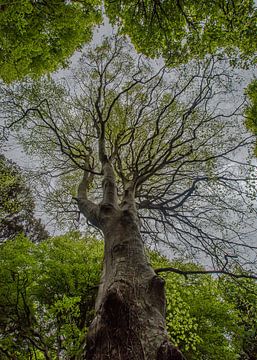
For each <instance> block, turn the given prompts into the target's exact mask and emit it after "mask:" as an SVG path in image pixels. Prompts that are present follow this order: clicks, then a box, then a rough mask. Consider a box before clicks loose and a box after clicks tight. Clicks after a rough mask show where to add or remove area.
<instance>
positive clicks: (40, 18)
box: [0, 0, 101, 82]
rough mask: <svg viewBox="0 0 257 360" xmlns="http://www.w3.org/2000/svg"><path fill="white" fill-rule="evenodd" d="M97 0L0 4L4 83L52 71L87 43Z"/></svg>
mask: <svg viewBox="0 0 257 360" xmlns="http://www.w3.org/2000/svg"><path fill="white" fill-rule="evenodd" d="M99 4H100V1H98V0H83V1H69V2H68V1H62V0H55V1H52V0H46V1H32V0H18V1H6V0H1V1H0V47H1V52H0V77H1V78H2V79H3V80H4V81H5V82H11V81H13V80H17V79H21V78H23V77H24V76H25V75H30V76H40V75H42V74H43V73H45V72H52V71H54V70H56V69H57V67H58V66H59V65H64V64H65V61H66V59H67V58H68V57H69V56H71V55H72V54H73V53H74V51H75V50H76V49H78V48H79V47H81V46H82V44H84V43H85V42H87V41H89V40H90V39H91V36H92V28H93V26H94V25H95V24H97V23H98V22H99V21H100V19H101V16H100V13H99V11H98V5H99Z"/></svg>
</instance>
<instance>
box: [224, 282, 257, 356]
mask: <svg viewBox="0 0 257 360" xmlns="http://www.w3.org/2000/svg"><path fill="white" fill-rule="evenodd" d="M221 284H222V288H223V291H224V298H225V300H226V301H230V302H233V304H234V305H235V306H236V308H237V309H238V310H239V312H240V319H239V325H240V326H241V327H242V328H243V331H242V333H241V334H240V337H241V339H240V340H241V357H240V360H252V359H256V358H257V341H256V339H257V312H256V309H257V291H256V290H257V289H256V282H254V280H252V279H243V280H241V281H240V282H237V283H235V282H234V281H232V280H231V279H227V278H224V279H222V283H221Z"/></svg>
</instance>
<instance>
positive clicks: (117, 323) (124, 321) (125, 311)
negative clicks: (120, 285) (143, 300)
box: [103, 288, 129, 328]
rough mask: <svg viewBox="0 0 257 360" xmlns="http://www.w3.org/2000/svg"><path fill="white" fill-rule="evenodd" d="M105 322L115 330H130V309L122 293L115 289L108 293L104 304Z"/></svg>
mask: <svg viewBox="0 0 257 360" xmlns="http://www.w3.org/2000/svg"><path fill="white" fill-rule="evenodd" d="M103 307H104V315H105V321H106V322H107V323H108V325H109V326H110V327H113V328H119V327H120V328H128V326H129V307H128V304H127V303H126V300H125V299H124V297H123V295H122V293H121V292H120V291H119V290H118V289H116V288H113V289H111V290H109V291H108V294H107V295H106V300H105V302H104V305H103Z"/></svg>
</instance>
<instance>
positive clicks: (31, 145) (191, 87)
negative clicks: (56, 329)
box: [3, 38, 256, 360]
mask: <svg viewBox="0 0 257 360" xmlns="http://www.w3.org/2000/svg"><path fill="white" fill-rule="evenodd" d="M230 70H231V69H230V68H229V65H228V64H227V62H226V61H225V60H220V59H217V58H216V57H213V56H209V57H207V58H206V59H205V60H204V61H203V62H199V61H194V62H192V63H190V64H189V65H188V66H181V67H180V68H179V69H174V70H172V69H167V68H165V67H158V64H155V66H152V65H151V63H150V62H148V61H147V60H146V59H144V58H143V57H142V56H136V54H134V53H133V50H132V48H131V47H130V46H129V45H128V44H126V42H125V41H124V40H123V39H119V38H112V39H109V40H108V39H106V40H105V41H104V42H103V43H102V45H100V46H98V47H96V48H93V49H89V48H88V49H87V53H86V55H84V56H83V57H82V59H81V66H80V68H79V69H78V70H77V71H76V73H75V74H70V76H69V78H66V79H65V80H64V81H63V82H59V83H58V82H55V81H53V80H47V79H45V80H44V81H42V82H39V81H38V82H31V81H28V82H27V83H26V84H21V85H17V86H15V87H14V88H9V89H7V90H5V91H4V94H5V103H4V102H3V106H4V110H5V112H4V114H5V116H6V117H7V118H8V117H9V119H7V121H6V124H5V128H15V127H16V128H17V129H18V130H20V131H19V132H18V137H19V139H20V141H21V142H22V143H23V145H24V147H25V149H26V150H27V151H28V152H34V153H36V154H37V155H38V156H40V159H41V160H40V161H41V163H40V168H41V172H40V174H39V176H38V180H40V181H41V184H45V178H46V176H50V177H51V178H52V182H53V180H55V182H54V191H53V192H52V196H51V197H48V204H47V205H48V206H50V205H54V206H55V207H56V206H57V207H58V208H59V210H58V214H59V213H60V211H62V212H63V213H64V214H65V213H66V215H67V211H68V212H69V215H70V211H71V210H72V209H71V206H72V204H71V201H72V200H71V196H69V197H68V196H67V185H69V184H72V188H73V189H69V191H70V194H72V191H73V197H74V198H75V200H76V201H77V203H78V207H79V209H80V211H81V213H82V214H84V216H85V217H86V219H87V221H88V223H89V224H90V225H92V226H93V227H94V228H97V229H98V230H99V231H100V232H101V233H102V234H103V237H104V240H105V254H104V262H103V273H102V278H101V282H100V286H99V289H98V296H97V300H96V315H95V318H94V320H93V322H92V324H91V325H90V327H89V331H88V337H87V346H86V350H85V352H84V353H83V354H82V355H81V358H83V359H90V360H93V359H98V360H100V359H106V358H107V357H113V358H120V359H123V360H125V359H132V358H133V359H148V360H151V359H154V360H156V359H158V360H161V359H162V360H166V359H172V360H175V359H176V360H178V359H182V355H181V353H180V352H179V351H178V350H177V349H176V347H174V346H172V345H171V344H170V343H169V337H168V334H167V331H166V329H165V294H164V281H163V279H162V278H161V277H159V276H158V275H156V273H155V272H154V270H153V268H152V267H151V266H150V264H149V262H148V259H147V256H146V255H145V251H144V243H148V244H149V243H151V244H152V245H153V244H154V243H158V244H159V245H161V246H163V248H164V249H165V250H166V251H167V250H168V249H172V255H173V256H174V254H176V253H180V254H183V255H184V256H185V257H189V258H192V257H194V258H197V259H198V260H201V261H203V262H206V261H207V262H208V263H209V264H210V262H212V264H213V266H214V267H215V269H214V270H215V271H220V272H228V271H229V269H231V268H233V267H234V266H235V265H238V264H240V265H238V266H241V265H243V264H246V263H247V264H248V266H250V265H251V266H252V267H253V266H254V259H255V256H256V254H255V251H256V247H255V246H254V243H253V241H254V236H255V235H254V234H255V232H254V231H255V226H254V219H255V218H256V212H255V209H254V207H253V206H252V204H251V203H250V202H249V197H248V188H247V186H250V185H249V180H251V172H250V170H251V169H254V166H251V165H249V162H244V158H245V156H244V155H243V156H241V158H240V161H239V160H238V157H237V155H238V153H239V152H240V151H241V152H242V151H244V149H245V150H246V151H247V150H249V149H250V147H251V146H252V145H253V138H252V136H249V135H248V134H246V133H245V132H244V128H243V121H242V117H241V116H240V115H242V113H243V111H244V108H243V100H242V99H240V97H237V90H236V89H234V88H233V87H232V86H231V73H230ZM231 100H234V102H235V101H236V105H233V104H234V103H233V102H232V101H231ZM240 130H241V131H240ZM249 169H250V170H249ZM82 172H83V180H82V182H81V183H80V184H79V186H78V194H77V195H75V194H74V188H75V187H76V183H77V184H78V178H79V175H80V174H81V173H82ZM33 175H34V174H33ZM56 177H57V178H58V177H59V179H60V180H59V181H60V185H61V186H60V187H58V181H56ZM49 185H50V186H53V184H52V183H51V182H50V184H49ZM42 188H43V187H42ZM101 189H102V192H103V194H101ZM65 190H66V191H65ZM89 193H90V195H91V199H89V198H88V196H89V195H88V194H89ZM74 195H75V196H74ZM49 199H50V200H51V204H50V200H49ZM100 199H101V200H100ZM67 200H68V202H67ZM99 200H100V202H99ZM73 204H74V200H73ZM238 276H248V275H245V274H244V273H241V274H239V275H238ZM171 293H172V294H173V292H172V290H171ZM174 294H175V291H174ZM172 296H173V295H172ZM174 296H175V295H174ZM173 305H174V306H177V303H176V304H175V303H174V304H173ZM173 310H174V311H175V308H174V309H173ZM171 320H172V319H171ZM172 326H173V325H172Z"/></svg>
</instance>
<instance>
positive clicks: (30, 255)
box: [0, 232, 256, 360]
mask: <svg viewBox="0 0 257 360" xmlns="http://www.w3.org/2000/svg"><path fill="white" fill-rule="evenodd" d="M0 253H1V269H0V274H1V276H0V278H1V290H0V300H1V308H0V319H1V321H0V323H1V326H0V332H1V340H0V353H1V359H3V360H5V359H13V358H17V359H28V358H30V359H42V358H43V359H58V358H60V359H74V358H75V357H76V356H77V357H79V353H80V351H81V343H83V342H84V337H85V334H86V332H87V328H88V326H89V324H90V322H91V320H92V318H93V316H94V301H95V297H96V293H97V285H98V284H99V280H100V272H101V264H102V257H103V243H102V242H100V241H97V240H94V239H90V238H84V237H81V236H80V235H79V233H74V232H73V233H68V234H66V235H65V236H60V237H56V238H49V239H48V240H46V241H45V242H42V243H40V244H37V245H36V244H34V243H32V242H31V241H29V240H28V239H26V238H24V237H23V236H19V237H17V238H16V239H15V240H14V241H12V242H7V243H6V244H4V245H3V246H2V247H1V248H0ZM148 255H149V257H150V260H151V262H152V265H153V266H154V267H167V266H173V267H174V266H175V267H180V268H181V269H184V270H185V271H187V270H202V268H201V267H198V266H196V265H193V264H182V263H178V262H172V263H171V262H170V261H168V260H167V259H166V258H164V257H161V256H160V255H159V254H158V253H156V252H150V253H149V254H148ZM42 269H43V271H42ZM165 280H166V289H167V325H168V333H169V336H170V338H171V339H172V341H173V342H174V343H175V344H176V345H177V346H179V348H180V349H182V350H183V351H184V352H185V354H186V357H187V359H194V360H196V359H202V358H204V359H206V360H222V359H224V358H226V359H228V360H235V359H238V356H239V354H243V353H244V347H242V342H241V339H242V338H243V339H245V340H246V339H248V340H250V332H249V330H250V329H251V330H252V331H254V328H255V325H254V319H256V301H255V300H256V298H254V297H249V291H248V290H249V282H248V285H247V288H246V287H245V286H241V285H242V284H243V283H244V285H246V283H245V282H246V281H245V280H244V281H240V283H239V284H237V285H235V283H234V282H229V281H227V280H225V279H224V280H223V279H222V278H221V279H219V280H218V279H216V280H215V279H213V278H212V277H210V276H209V275H208V276H206V275H204V276H203V275H200V276H198V277H197V276H194V277H187V278H186V277H184V276H181V275H178V274H175V273H171V274H165ZM239 289H240V294H241V295H240V296H242V299H243V297H245V298H247V299H248V300H247V303H248V306H250V307H251V309H252V312H251V314H248V315H249V317H251V319H252V320H251V322H249V321H248V320H250V319H247V313H246V312H245V311H244V309H243V308H242V307H240V308H239V307H238V303H237V300H236V298H237V294H236V293H238V291H237V290H239ZM251 289H252V291H253V292H256V285H255V284H252V285H251ZM232 294H233V296H231V295H232ZM228 298H229V299H228ZM242 320H244V321H246V322H247V323H248V328H244V325H243V324H242ZM250 324H251V326H252V327H251V328H250ZM14 339H15V340H14ZM251 344H253V342H252V341H251Z"/></svg>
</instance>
